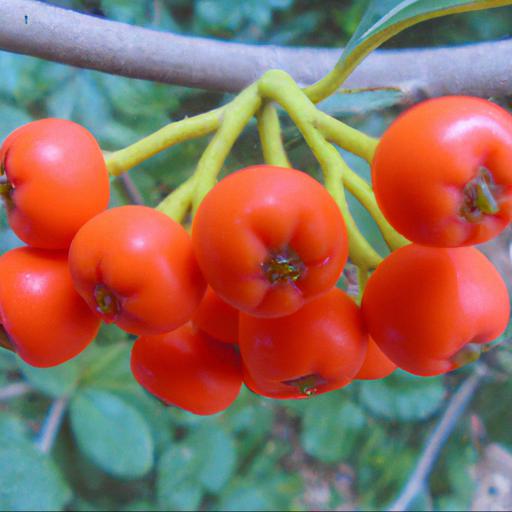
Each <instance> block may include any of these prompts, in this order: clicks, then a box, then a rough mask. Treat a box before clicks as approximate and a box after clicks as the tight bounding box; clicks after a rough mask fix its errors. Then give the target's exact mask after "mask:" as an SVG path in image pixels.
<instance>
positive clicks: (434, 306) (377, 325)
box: [362, 244, 510, 376]
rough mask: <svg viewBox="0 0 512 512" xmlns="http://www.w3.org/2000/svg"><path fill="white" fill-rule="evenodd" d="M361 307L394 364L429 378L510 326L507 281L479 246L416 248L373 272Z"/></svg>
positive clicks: (400, 251)
mask: <svg viewBox="0 0 512 512" xmlns="http://www.w3.org/2000/svg"><path fill="white" fill-rule="evenodd" d="M362 310H363V313H364V317H365V321H366V326H367V328H368V330H369V333H370V335H371V337H372V338H373V339H374V341H375V342H376V343H377V344H378V346H379V348H380V349H381V350H382V351H383V352H384V354H385V355H386V356H387V357H388V358H389V359H391V360H392V361H393V362H394V363H396V364H397V365H398V366H399V367H400V368H402V369H404V370H406V371H408V372H410V373H414V374H416V375H421V376H430V375H438V374H442V373H446V372H449V371H451V370H454V369H456V368H458V367H459V366H462V365H463V364H465V363H467V362H469V361H470V360H471V359H472V358H473V357H474V356H475V351H476V352H478V351H479V350H480V345H481V344H483V343H487V342H490V341H492V340H494V339H495V338H497V337H498V336H499V335H500V334H501V333H502V332H503V331H504V330H505V327H506V326H507V323H508V321H509V315H510V302H509V297H508V292H507V287H506V285H505V283H504V281H503V279H502V278H501V276H500V275H499V273H498V271H497V270H496V269H495V267H494V266H493V265H492V263H491V262H490V261H489V260H488V259H487V258H486V257H485V256H484V255H483V254H482V253H481V252H479V251H478V250H477V249H475V248H473V247H461V248H457V249H441V248H434V247H424V246H420V245H416V244H411V245H408V246H405V247H402V248H401V249H398V250H397V251H395V252H393V253H392V254H391V255H390V256H388V257H387V258H386V259H385V260H384V261H383V262H382V263H381V264H380V265H379V267H377V270H376V271H375V272H374V273H373V274H372V275H371V277H370V279H369V281H368V284H367V286H366V289H365V292H364V295H363V301H362ZM476 355H477V353H476Z"/></svg>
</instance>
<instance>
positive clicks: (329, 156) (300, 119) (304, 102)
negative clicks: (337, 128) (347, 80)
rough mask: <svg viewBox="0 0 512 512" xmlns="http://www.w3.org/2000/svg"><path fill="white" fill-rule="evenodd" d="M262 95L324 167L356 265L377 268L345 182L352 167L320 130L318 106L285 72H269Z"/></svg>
mask: <svg viewBox="0 0 512 512" xmlns="http://www.w3.org/2000/svg"><path fill="white" fill-rule="evenodd" d="M259 91H260V94H261V95H262V96H263V97H265V98H268V99H271V100H274V101H276V102H277V103H279V104H280V105H281V106H282V107H283V108H284V109H285V110H286V111H287V112H288V114H289V115H290V117H291V118H292V120H293V121H294V123H295V124H296V125H297V127H298V128H299V130H300V131H301V133H302V135H303V137H304V139H305V140H306V142H307V144H308V145H309V147H310V148H311V150H312V152H313V154H314V155H315V157H316V158H317V160H318V162H319V163H320V166H321V168H322V171H323V173H324V180H325V186H326V188H327V190H329V192H330V193H331V195H332V196H333V198H334V200H335V201H336V203H337V204H338V207H339V208H340V210H341V212H342V214H343V217H344V218H345V223H346V225H347V230H348V237H349V245H350V256H351V259H352V261H354V263H355V264H356V265H358V266H361V267H364V268H375V267H376V266H377V265H378V264H379V263H380V261H381V259H382V258H381V257H380V256H379V254H378V253H377V252H376V251H375V249H374V248H373V247H372V246H371V245H370V244H369V243H368V241H367V240H366V239H365V238H364V236H363V235H362V233H361V232H360V231H359V228H358V227H357V225H356V223H355V221H354V218H353V217H352V214H351V213H350V210H349V208H348V204H347V201H346V197H345V192H344V189H343V181H342V180H343V178H344V177H345V176H344V174H345V171H346V169H347V168H348V166H347V165H346V164H345V162H344V161H343V159H342V157H341V155H340V154H339V152H338V150H337V149H336V148H335V147H334V146H333V145H332V144H330V143H329V142H328V141H327V140H326V138H325V137H324V136H323V134H322V133H321V132H320V130H319V129H318V128H317V126H316V119H317V112H318V110H317V109H316V107H315V105H314V104H313V103H312V102H311V101H310V100H309V99H308V97H307V96H306V95H305V94H304V92H303V91H302V89H301V88H300V87H299V86H298V85H297V84H296V83H295V82H294V80H293V79H292V78H291V77H290V76H289V75H288V74H287V73H285V72H284V71H280V70H273V71H269V72H267V73H266V74H265V75H264V76H263V78H261V79H260V81H259Z"/></svg>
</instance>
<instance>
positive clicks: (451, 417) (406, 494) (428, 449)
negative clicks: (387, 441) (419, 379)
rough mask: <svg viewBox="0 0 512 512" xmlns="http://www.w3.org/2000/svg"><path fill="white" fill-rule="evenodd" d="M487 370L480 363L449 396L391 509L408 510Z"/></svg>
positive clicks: (396, 511)
mask: <svg viewBox="0 0 512 512" xmlns="http://www.w3.org/2000/svg"><path fill="white" fill-rule="evenodd" d="M486 374H487V371H486V369H485V367H482V366H477V368H476V370H475V372H474V373H472V374H471V375H470V376H469V377H468V378H467V379H466V380H465V381H464V382H463V383H462V384H461V385H460V387H459V388H458V389H457V391H456V392H455V393H454V394H453V396H452V397H451V398H450V400H449V402H448V405H447V407H446V410H445V411H444V414H443V415H442V416H441V419H440V420H439V423H438V424H437V426H436V427H435V429H434V430H433V432H432V433H431V434H430V436H429V438H428V439H427V441H426V443H425V446H424V449H423V452H422V454H421V457H420V458H419V460H418V462H417V464H416V467H415V468H414V471H413V472H412V474H411V476H410V477H409V479H408V480H407V483H406V485H405V487H404V488H403V490H402V492H401V493H400V495H399V496H398V498H397V499H396V500H395V501H394V503H392V504H391V506H390V507H389V511H391V512H401V511H404V510H407V508H408V507H409V505H410V503H411V502H412V501H413V499H414V498H415V497H416V495H417V494H418V493H419V492H420V491H421V490H422V489H423V488H424V486H425V485H426V481H427V478H428V477H429V475H430V472H431V471H432V468H433V467H434V464H435V463H436V461H437V458H438V456H439V453H440V452H441V448H442V447H443V445H444V444H445V442H446V441H447V440H448V438H449V437H450V434H451V433H452V431H453V429H454V428H455V426H456V425H457V421H458V420H459V418H460V416H461V415H462V413H463V412H464V410H465V409H466V407H467V406H468V404H469V403H470V401H471V399H472V398H473V395H474V394H475V392H476V390H477V389H478V386H479V384H480V382H481V381H482V379H483V378H484V377H485V376H486Z"/></svg>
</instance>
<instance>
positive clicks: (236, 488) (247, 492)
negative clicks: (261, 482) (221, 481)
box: [219, 479, 275, 511]
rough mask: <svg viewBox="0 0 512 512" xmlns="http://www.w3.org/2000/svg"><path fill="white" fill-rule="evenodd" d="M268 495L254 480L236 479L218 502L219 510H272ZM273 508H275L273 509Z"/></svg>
mask: <svg viewBox="0 0 512 512" xmlns="http://www.w3.org/2000/svg"><path fill="white" fill-rule="evenodd" d="M272 509H273V507H272V503H271V501H270V497H269V496H268V494H267V493H266V492H265V490H264V489H262V488H260V487H259V486H258V485H257V484H256V482H244V481H243V480H242V479H240V480H238V481H237V482H236V483H235V484H234V485H233V486H232V487H230V489H229V490H228V491H227V492H226V494H225V495H223V496H222V500H221V502H220V504H219V510H226V511H231V510H233V511H234V510H240V511H245V510H254V511H258V510H272ZM274 510H275V509H274Z"/></svg>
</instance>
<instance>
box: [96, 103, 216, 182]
mask: <svg viewBox="0 0 512 512" xmlns="http://www.w3.org/2000/svg"><path fill="white" fill-rule="evenodd" d="M225 108H226V107H221V108H218V109H215V110H211V111H210V112H206V113H204V114H200V115H198V116H194V117H189V118H185V119H182V120H181V121H175V122H173V123H170V124H168V125H167V126H164V127H163V128H161V129H160V130H157V131H156V132H154V133H152V134H151V135H148V136H147V137H144V138H143V139H141V140H139V141H137V142H135V143H134V144H131V145H130V146H127V147H125V148H123V149H120V150H119V151H114V152H111V153H108V154H107V155H106V158H105V160H106V163H107V168H108V171H109V173H110V174H111V175H112V176H119V175H120V174H123V173H124V172H126V171H128V170H130V169H131V168H132V167H135V166H136V165H138V164H140V163H142V162H144V161H145V160H147V159H148V158H150V157H152V156H154V155H156V154H157V153H159V152H160V151H163V150H164V149H167V148H169V147H171V146H174V145H175V144H178V143H180V142H184V141H186V140H190V139H195V138H197V137H202V136H204V135H207V134H209V133H211V132H213V131H215V130H216V129H217V128H218V127H219V125H220V120H221V116H222V113H223V111H224V109H225Z"/></svg>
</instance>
